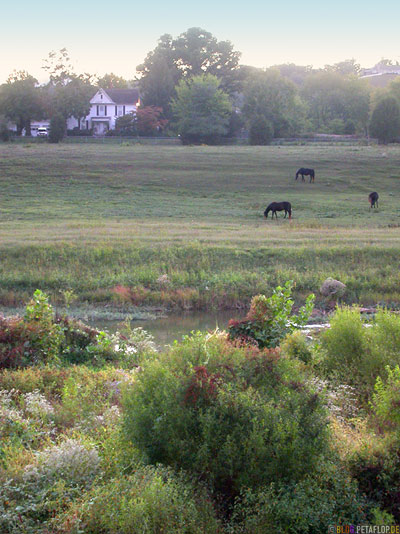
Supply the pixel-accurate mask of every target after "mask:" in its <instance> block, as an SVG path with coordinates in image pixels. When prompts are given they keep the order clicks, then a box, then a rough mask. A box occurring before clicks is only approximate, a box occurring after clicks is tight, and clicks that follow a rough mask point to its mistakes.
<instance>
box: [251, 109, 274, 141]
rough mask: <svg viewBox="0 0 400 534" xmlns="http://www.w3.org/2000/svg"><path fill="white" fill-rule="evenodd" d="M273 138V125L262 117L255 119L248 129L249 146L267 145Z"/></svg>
mask: <svg viewBox="0 0 400 534" xmlns="http://www.w3.org/2000/svg"><path fill="white" fill-rule="evenodd" d="M273 138H274V125H273V124H272V122H271V121H269V120H267V119H265V118H264V117H262V116H259V117H255V118H254V119H253V120H252V122H251V124H250V129H249V142H250V144H251V145H269V144H270V143H271V141H272V139H273Z"/></svg>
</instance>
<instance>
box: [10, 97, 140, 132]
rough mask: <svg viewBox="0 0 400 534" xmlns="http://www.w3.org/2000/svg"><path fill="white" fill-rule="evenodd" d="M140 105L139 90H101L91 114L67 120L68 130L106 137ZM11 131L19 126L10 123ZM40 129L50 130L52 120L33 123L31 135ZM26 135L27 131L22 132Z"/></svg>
mask: <svg viewBox="0 0 400 534" xmlns="http://www.w3.org/2000/svg"><path fill="white" fill-rule="evenodd" d="M139 105H140V98H139V91H138V89H101V88H100V89H99V90H98V91H97V92H96V94H95V95H94V96H93V98H91V99H90V111H89V114H88V115H87V116H86V117H84V118H81V119H77V118H75V117H70V118H69V119H67V129H68V130H73V129H74V128H79V129H80V130H93V135H105V134H106V133H107V132H108V131H109V130H114V129H115V121H116V120H117V118H118V117H122V116H123V115H127V114H128V113H135V112H136V110H137V108H138V107H139ZM8 127H9V129H10V130H12V131H14V132H16V131H17V126H16V125H15V124H13V123H9V126H8ZM38 128H47V129H49V128H50V119H43V120H41V121H31V135H32V137H37V134H38ZM22 135H25V129H24V130H23V132H22Z"/></svg>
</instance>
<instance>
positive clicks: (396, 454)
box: [349, 438, 400, 523]
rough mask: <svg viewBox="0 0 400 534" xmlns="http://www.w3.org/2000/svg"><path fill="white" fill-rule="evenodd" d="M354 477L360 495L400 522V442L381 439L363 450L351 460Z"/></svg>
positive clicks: (354, 454) (350, 464) (351, 470)
mask: <svg viewBox="0 0 400 534" xmlns="http://www.w3.org/2000/svg"><path fill="white" fill-rule="evenodd" d="M349 467H350V472H351V474H352V476H353V477H354V478H355V480H357V483H358V486H359V488H360V491H362V492H363V493H364V494H365V495H366V496H367V497H368V499H369V500H370V501H372V502H373V503H375V504H376V506H377V507H378V508H380V509H381V510H383V511H384V512H386V513H389V514H391V515H392V516H393V518H394V519H395V521H396V523H399V521H400V447H399V441H398V439H395V440H392V439H391V438H389V439H388V438H386V439H382V440H381V441H380V443H379V444H378V445H375V446H372V447H371V446H369V447H367V446H364V447H363V448H362V449H361V450H359V451H357V452H356V453H353V455H352V456H351V458H350V459H349Z"/></svg>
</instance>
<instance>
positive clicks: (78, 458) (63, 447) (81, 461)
mask: <svg viewBox="0 0 400 534" xmlns="http://www.w3.org/2000/svg"><path fill="white" fill-rule="evenodd" d="M37 456H38V463H37V465H35V466H34V465H30V466H27V467H26V468H25V473H24V478H25V479H26V480H30V481H33V480H35V479H39V478H41V477H43V476H44V477H45V478H46V479H64V480H65V481H66V482H67V483H68V484H70V485H75V484H76V485H81V486H87V485H88V484H90V483H91V482H92V481H93V478H94V477H95V476H96V474H97V473H98V470H99V467H100V457H99V455H98V452H97V450H96V449H94V448H88V447H87V446H85V445H83V443H82V442H81V441H80V440H76V439H68V440H66V441H64V442H63V443H61V444H60V445H58V446H54V447H50V448H48V449H45V450H44V451H43V452H40V453H38V455H37Z"/></svg>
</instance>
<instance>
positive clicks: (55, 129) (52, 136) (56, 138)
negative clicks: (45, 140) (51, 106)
mask: <svg viewBox="0 0 400 534" xmlns="http://www.w3.org/2000/svg"><path fill="white" fill-rule="evenodd" d="M66 131H67V126H66V121H65V117H64V116H63V115H61V113H56V114H55V115H54V116H53V117H52V118H51V120H50V133H49V142H50V143H59V142H60V141H62V140H63V139H64V137H65V134H66Z"/></svg>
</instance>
